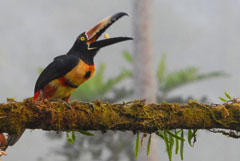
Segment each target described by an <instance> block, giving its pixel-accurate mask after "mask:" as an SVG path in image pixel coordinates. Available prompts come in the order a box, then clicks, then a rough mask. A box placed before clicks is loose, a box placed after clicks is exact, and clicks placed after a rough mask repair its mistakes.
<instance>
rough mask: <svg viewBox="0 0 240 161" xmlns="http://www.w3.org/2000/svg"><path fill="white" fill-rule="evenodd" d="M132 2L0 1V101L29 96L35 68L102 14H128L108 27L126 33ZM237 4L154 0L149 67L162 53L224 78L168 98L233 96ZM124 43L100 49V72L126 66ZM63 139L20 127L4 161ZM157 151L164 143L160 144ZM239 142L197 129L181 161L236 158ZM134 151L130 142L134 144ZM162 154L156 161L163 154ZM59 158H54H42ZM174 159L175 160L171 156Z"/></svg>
mask: <svg viewBox="0 0 240 161" xmlns="http://www.w3.org/2000/svg"><path fill="white" fill-rule="evenodd" d="M132 7H133V6H131V1H129V0H121V1H119V0H118V1H117V0H101V1H99V0H91V1H83V0H81V1H79V0H73V1H64V0H58V1H56V0H53V1H47V0H42V1H28V0H21V1H19V0H2V1H1V3H0V20H1V21H0V35H1V37H0V44H1V45H0V73H1V78H2V79H1V80H0V89H1V91H2V92H1V93H0V96H1V97H0V100H1V102H5V100H6V97H15V98H16V99H17V100H19V101H21V100H22V99H24V98H26V97H32V96H33V88H34V84H35V81H36V79H37V77H38V72H37V69H38V68H39V67H45V66H46V65H47V64H48V63H50V62H51V61H52V59H53V58H54V57H55V56H58V55H62V54H65V53H66V52H67V51H68V50H69V48H70V47H71V46H72V44H73V42H74V40H75V39H76V37H77V36H78V34H80V33H82V32H83V31H85V30H87V29H89V28H90V27H92V26H93V25H95V24H96V23H97V22H98V21H99V20H101V19H102V18H104V17H106V16H109V15H112V14H114V13H116V12H119V11H124V12H127V13H129V15H130V17H125V18H123V19H121V20H120V21H119V22H117V23H116V24H114V25H113V26H112V27H111V28H110V30H109V32H108V33H109V35H110V36H132V32H131V31H132V28H131V23H132V22H133V21H134V19H132V17H131V12H132V11H131V10H132ZM239 8H240V1H239V0H228V1H224V0H222V1H219V0H211V1H209V0H201V1H199V0H171V1H169V0H154V8H153V38H154V59H155V66H157V63H158V61H159V59H160V56H161V54H162V53H166V54H167V66H168V70H169V71H175V70H178V69H182V68H185V67H189V66H195V67H198V68H199V69H200V71H201V72H202V73H204V72H211V71H225V72H226V73H228V74H229V75H230V77H226V78H221V79H211V80H208V81H204V82H201V83H195V84H192V85H189V86H186V87H185V86H183V87H181V88H179V89H178V90H176V91H173V92H172V93H171V95H172V96H173V95H183V96H186V97H187V96H189V95H192V96H194V98H196V99H197V98H200V97H201V96H203V95H206V96H208V98H210V100H211V101H212V102H214V103H220V101H219V100H218V97H219V96H223V95H224V92H225V91H226V92H228V93H230V94H231V95H232V96H235V97H237V96H240V92H239V91H240V86H239V85H238V83H239V82H240V75H239V67H240V63H239V61H240V32H239V31H240V18H239V15H240V10H239ZM131 45H132V44H131V42H129V43H122V44H119V45H115V46H112V47H109V48H106V49H103V50H101V51H100V53H99V54H98V55H97V56H96V59H95V62H96V66H97V65H98V64H99V63H100V62H104V63H106V64H107V66H108V68H107V76H108V77H111V76H115V75H116V74H117V73H118V72H120V70H119V69H121V68H122V67H125V66H127V64H126V63H124V61H123V58H122V56H121V52H122V51H123V50H129V51H131V50H132V48H131ZM61 144H62V142H56V141H51V140H49V139H47V138H46V137H45V136H44V135H43V132H42V131H40V130H35V131H33V132H30V131H28V132H26V133H25V134H24V136H23V137H22V138H21V140H20V141H19V142H18V143H17V144H16V146H14V147H10V148H9V149H8V151H7V152H8V155H9V156H8V157H5V158H4V161H20V160H31V161H37V159H38V158H39V157H40V156H41V157H43V156H45V155H47V154H49V152H48V151H49V150H50V149H52V148H54V147H58V146H60V145H61ZM160 146H161V149H163V147H164V145H163V144H161V145H160ZM239 146H240V143H239V141H238V140H234V139H230V138H227V137H224V136H221V135H216V134H211V133H209V132H200V135H199V137H198V142H197V143H196V147H195V148H193V149H192V148H191V149H190V148H186V149H185V153H184V156H185V159H184V161H192V160H194V161H212V160H218V161H225V160H229V159H230V160H231V161H238V160H239V158H240V153H239V152H238V148H239ZM133 148H134V147H133ZM163 153H164V150H162V152H161V157H162V158H164V159H162V160H166V159H167V154H163ZM48 160H49V161H50V160H51V161H52V160H59V159H58V158H57V157H56V156H51V157H47V158H46V161H48ZM174 160H175V161H177V160H180V159H179V157H176V158H174Z"/></svg>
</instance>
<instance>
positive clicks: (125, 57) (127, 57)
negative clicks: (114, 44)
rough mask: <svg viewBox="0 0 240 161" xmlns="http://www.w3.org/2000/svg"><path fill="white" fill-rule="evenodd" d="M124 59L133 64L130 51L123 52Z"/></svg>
mask: <svg viewBox="0 0 240 161" xmlns="http://www.w3.org/2000/svg"><path fill="white" fill-rule="evenodd" d="M123 58H124V59H125V60H126V61H127V62H129V63H131V64H132V63H133V58H132V56H131V55H130V53H129V52H128V51H126V50H125V51H123Z"/></svg>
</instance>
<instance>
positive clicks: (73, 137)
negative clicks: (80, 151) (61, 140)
mask: <svg viewBox="0 0 240 161" xmlns="http://www.w3.org/2000/svg"><path fill="white" fill-rule="evenodd" d="M72 140H73V142H75V140H76V135H75V133H74V131H72Z"/></svg>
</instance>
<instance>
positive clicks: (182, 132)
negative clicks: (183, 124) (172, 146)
mask: <svg viewBox="0 0 240 161" xmlns="http://www.w3.org/2000/svg"><path fill="white" fill-rule="evenodd" d="M181 138H183V139H184V131H183V129H182V131H181ZM183 149H184V141H183V140H181V142H180V156H181V160H183Z"/></svg>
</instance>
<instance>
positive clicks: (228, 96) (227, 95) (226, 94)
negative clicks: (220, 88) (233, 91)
mask: <svg viewBox="0 0 240 161" xmlns="http://www.w3.org/2000/svg"><path fill="white" fill-rule="evenodd" d="M224 94H225V96H226V97H227V98H228V99H230V100H232V97H231V96H230V95H229V94H228V93H227V92H224Z"/></svg>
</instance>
